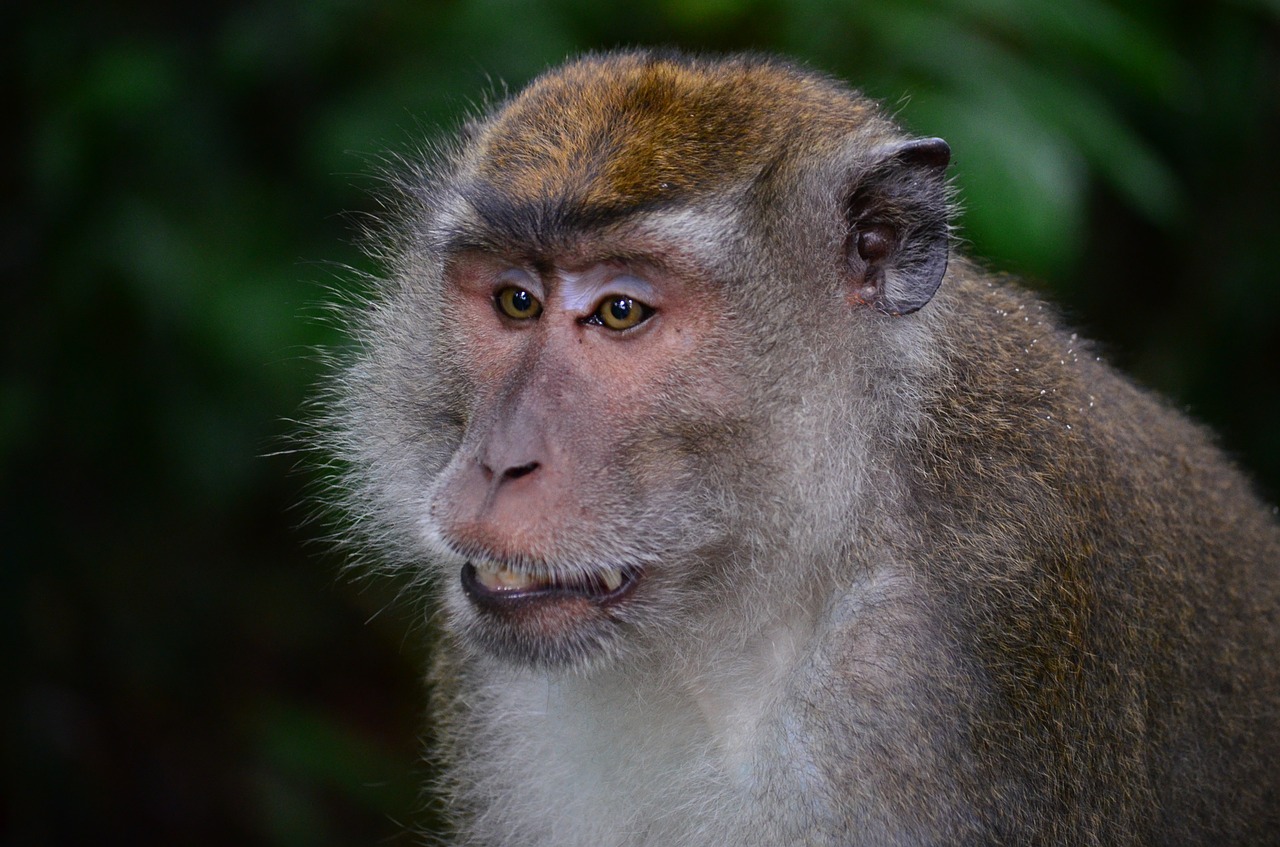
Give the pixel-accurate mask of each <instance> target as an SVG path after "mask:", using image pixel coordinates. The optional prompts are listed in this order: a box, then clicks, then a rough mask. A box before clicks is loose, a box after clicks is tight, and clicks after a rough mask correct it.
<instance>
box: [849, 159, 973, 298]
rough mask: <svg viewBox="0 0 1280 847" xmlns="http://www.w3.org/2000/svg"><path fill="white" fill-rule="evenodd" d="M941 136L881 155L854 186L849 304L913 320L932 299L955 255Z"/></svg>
mask: <svg viewBox="0 0 1280 847" xmlns="http://www.w3.org/2000/svg"><path fill="white" fill-rule="evenodd" d="M950 161H951V148H950V147H949V146H947V142H945V141H943V140H942V139H941V138H922V139H913V140H910V141H900V142H896V143H894V144H892V145H891V146H888V147H886V148H883V149H882V150H880V151H879V153H878V155H877V157H876V159H875V160H874V161H873V162H872V163H871V165H870V167H869V168H868V169H866V170H865V171H863V172H862V174H861V176H860V177H859V178H858V181H857V184H856V185H855V186H854V187H853V188H852V190H851V192H850V194H849V197H848V201H847V206H846V214H847V222H848V226H849V237H848V238H847V239H846V241H845V245H844V262H845V270H846V273H847V275H848V285H849V291H850V295H849V296H850V299H851V300H852V301H853V302H857V303H866V304H868V305H871V306H873V307H875V308H876V309H878V310H879V311H881V312H884V313H885V314H889V315H907V314H910V313H912V312H914V311H916V310H917V309H919V308H920V307H922V306H924V305H925V304H926V303H928V302H929V301H930V300H931V299H933V295H934V292H936V291H937V290H938V286H939V285H941V284H942V275H943V274H944V273H945V272H946V270H947V254H948V252H949V249H950V243H949V242H950V236H949V224H948V220H947V183H946V169H947V164H948V163H949V162H950Z"/></svg>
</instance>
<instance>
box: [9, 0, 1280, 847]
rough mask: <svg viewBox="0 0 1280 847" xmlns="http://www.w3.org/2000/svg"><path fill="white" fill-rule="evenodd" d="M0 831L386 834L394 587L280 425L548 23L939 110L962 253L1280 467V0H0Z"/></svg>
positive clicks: (153, 839) (247, 840)
mask: <svg viewBox="0 0 1280 847" xmlns="http://www.w3.org/2000/svg"><path fill="white" fill-rule="evenodd" d="M0 33H2V34H0V44H2V45H3V50H2V51H0V67H2V68H3V76H0V80H2V81H0V85H2V86H3V89H2V90H3V91H4V92H5V97H4V101H3V102H5V103H7V104H8V105H7V106H6V107H5V109H4V113H5V114H7V115H9V118H8V120H9V123H8V126H9V129H8V130H6V131H5V132H4V135H3V138H4V140H3V142H0V150H4V151H5V154H4V156H3V163H2V164H0V181H2V188H3V193H2V195H0V197H2V198H3V205H0V215H2V216H3V218H2V220H0V278H2V279H3V289H2V294H3V301H2V302H3V303H4V304H6V305H5V308H4V310H3V317H2V318H0V320H2V321H3V333H2V334H0V350H2V351H3V359H2V360H0V361H2V363H3V371H2V372H0V374H2V376H0V463H2V465H0V541H2V542H3V547H2V548H0V549H2V551H3V552H0V632H2V633H3V641H2V645H3V649H2V651H0V691H2V692H3V698H2V700H0V702H2V704H3V709H4V712H3V713H2V718H3V720H2V726H3V728H2V729H0V733H2V734H0V744H2V745H3V746H2V747H0V749H2V750H3V756H4V760H3V780H4V782H3V787H2V788H0V804H2V805H0V844H3V845H62V844H93V843H106V842H110V841H121V842H125V843H132V844H136V845H148V844H184V845H228V844H236V845H329V844H334V845H337V844H344V845H350V844H408V843H410V842H411V839H410V838H409V837H408V836H406V835H405V834H404V831H403V830H404V827H406V826H408V825H410V824H417V825H420V826H424V827H429V826H430V825H431V821H430V815H429V814H425V813H424V812H422V810H421V808H420V806H421V800H420V797H419V790H418V787H417V785H418V783H419V782H420V780H421V778H422V777H423V775H424V774H426V773H427V772H428V770H429V769H428V766H427V765H425V764H424V763H422V762H421V761H420V756H419V749H420V747H419V739H420V736H421V734H422V732H423V721H422V709H423V700H424V697H423V692H422V688H421V685H420V683H419V669H420V667H421V666H422V664H423V662H424V661H425V659H424V654H425V651H424V649H423V645H422V643H421V642H422V640H423V639H422V638H421V637H420V634H419V633H418V632H417V631H416V629H417V625H416V623H415V619H416V618H417V616H418V615H420V610H419V609H417V608H416V607H415V605H414V604H413V603H412V602H405V601H400V602H397V601H396V592H397V589H398V586H396V585H395V584H393V583H392V582H391V581H389V580H386V579H382V578H378V579H359V578H355V577H353V576H352V575H350V574H344V573H343V572H342V564H343V563H342V560H341V558H340V557H339V556H337V555H336V554H333V553H331V552H329V551H328V549H327V545H326V544H325V543H324V542H323V540H322V536H323V535H324V533H325V532H326V530H325V528H324V527H323V526H320V525H317V524H315V523H314V522H313V523H308V522H307V516H308V514H309V512H310V510H309V507H307V506H306V505H303V504H304V502H305V498H306V493H305V492H306V489H307V487H308V485H309V484H311V483H312V482H313V481H314V480H313V476H314V474H313V472H312V471H310V470H309V469H308V467H307V466H306V460H305V458H303V459H300V457H298V456H297V455H290V454H289V453H287V452H282V451H287V450H288V449H289V446H290V440H289V439H290V437H291V434H292V433H293V432H295V431H296V427H297V424H296V423H295V421H297V420H298V419H299V417H300V416H301V415H303V414H304V413H303V412H302V411H301V409H302V407H303V405H304V402H305V399H306V398H307V396H308V394H309V393H310V392H311V391H312V390H313V389H312V386H313V385H314V383H315V380H316V379H317V377H318V374H319V371H320V368H319V366H318V364H317V362H316V359H315V357H314V355H313V354H312V353H311V352H310V351H311V350H312V349H313V348H314V347H315V346H316V345H325V346H332V345H338V344H340V343H341V340H340V338H339V337H338V335H337V333H336V332H335V331H334V330H333V329H332V327H331V326H330V325H328V324H326V323H325V322H324V320H323V319H322V316H323V313H324V309H323V305H322V304H324V303H325V302H326V301H329V300H332V299H333V295H332V294H331V292H330V289H332V288H337V289H338V290H353V289H354V288H355V286H356V285H357V282H356V274H355V273H352V272H351V271H350V270H347V269H348V268H355V269H361V270H371V269H372V268H371V267H370V266H369V264H368V263H367V262H366V260H365V259H364V258H362V256H361V255H360V253H359V251H358V249H356V247H355V246H354V241H355V225H354V223H353V219H358V218H359V217H360V216H361V215H362V214H364V213H367V212H373V211H375V210H376V209H377V202H376V191H377V189H378V184H377V181H376V180H375V179H374V178H372V176H371V174H373V173H374V171H375V170H376V168H377V167H378V164H379V161H380V158H381V157H382V156H383V155H384V154H385V153H386V152H387V151H398V152H405V151H411V150H413V149H414V148H416V147H417V146H418V145H419V143H420V142H421V140H422V139H423V138H425V137H429V136H431V135H433V134H436V133H439V132H441V131H442V128H443V129H444V130H447V129H448V128H449V127H452V126H454V125H456V123H457V121H458V119H459V116H460V115H462V114H463V113H464V112H465V111H466V110H467V109H468V108H470V107H471V106H472V104H474V103H476V102H479V101H480V100H481V99H483V98H484V97H486V96H490V95H496V96H500V95H501V92H503V91H504V90H505V87H506V86H507V85H510V86H511V87H513V88H514V87H517V86H519V85H521V84H522V83H524V82H525V81H526V80H528V79H529V78H530V77H531V76H532V75H534V74H536V73H538V72H539V71H540V70H542V69H544V68H545V67H547V65H548V64H553V63H557V62H559V61H560V60H562V59H563V58H565V57H566V56H569V55H572V54H575V53H578V52H581V51H583V50H588V49H600V48H607V47H611V46H616V45H645V44H661V45H678V46H684V47H688V48H694V49H701V50H714V51H722V50H734V49H742V48H751V49H762V50H770V51H781V52H785V53H788V54H791V55H793V56H795V57H798V58H800V59H802V60H804V61H806V62H808V63H811V64H813V65H815V66H817V67H820V68H823V69H825V70H828V71H831V72H833V73H835V74H837V75H840V76H843V77H845V78H847V79H850V80H852V81H854V82H855V83H856V84H857V85H859V86H861V87H862V88H863V89H864V90H866V91H867V92H868V93H870V94H872V95H874V96H876V97H879V98H881V99H884V100H887V101H888V102H889V103H890V104H892V107H893V109H894V110H895V111H897V112H898V113H899V115H900V117H901V119H902V120H903V121H904V122H905V123H906V125H907V126H908V127H910V128H911V129H913V130H914V131H916V132H919V133H927V134H931V135H934V134H936V135H941V136H944V137H946V138H947V139H948V140H949V141H950V142H951V145H952V149H953V150H954V166H953V173H954V175H955V179H956V181H957V183H958V185H959V188H960V191H961V199H962V202H963V204H964V208H965V213H964V217H963V219H962V221H961V225H962V233H963V236H964V237H965V239H966V240H967V242H968V244H969V248H968V249H969V250H970V252H972V253H973V254H975V255H977V256H980V257H983V258H984V259H986V260H987V261H988V262H989V263H990V264H991V265H992V266H994V267H998V268H1000V269H1003V270H1009V271H1013V272H1016V273H1019V274H1021V275H1023V276H1024V277H1025V278H1026V279H1027V280H1028V281H1029V283H1030V284H1031V285H1032V286H1034V287H1036V288H1038V289H1039V290H1041V291H1044V292H1046V293H1047V294H1048V295H1049V296H1051V297H1053V298H1054V299H1056V300H1057V301H1059V302H1060V303H1062V304H1064V306H1065V307H1066V309H1067V311H1068V312H1069V314H1070V315H1071V316H1072V318H1073V320H1074V321H1076V322H1077V323H1078V324H1079V325H1080V326H1081V327H1082V328H1083V330H1084V331H1086V332H1087V333H1089V334H1090V335H1092V336H1094V337H1097V338H1099V339H1101V340H1102V341H1103V342H1104V344H1105V347H1106V350H1107V353H1108V356H1109V357H1110V358H1111V359H1112V360H1114V361H1116V362H1118V363H1119V364H1120V365H1121V366H1122V367H1124V368H1126V369H1127V370H1129V371H1130V372H1132V373H1134V374H1136V375H1137V376H1138V377H1139V378H1140V379H1141V380H1142V381H1143V382H1145V383H1147V384H1148V385H1151V386H1154V387H1156V388H1158V389H1159V390H1161V391H1163V392H1165V393H1166V394H1168V395H1169V396H1171V397H1172V398H1173V399H1174V401H1175V402H1176V403H1177V404H1179V405H1182V406H1186V407H1188V408H1189V409H1190V410H1191V411H1192V412H1193V413H1194V414H1195V415H1197V416H1198V417H1200V418H1201V419H1203V420H1206V421H1208V422H1210V423H1211V424H1213V425H1214V426H1215V427H1216V428H1217V429H1218V430H1219V431H1220V432H1221V433H1222V438H1223V441H1224V442H1225V444H1226V445H1227V447H1228V448H1229V449H1230V450H1231V452H1232V453H1233V454H1235V455H1236V456H1237V457H1239V459H1240V461H1241V463H1242V464H1244V465H1245V466H1247V467H1248V468H1250V469H1251V471H1252V472H1253V474H1254V476H1255V478H1256V479H1257V481H1258V483H1259V485H1260V487H1261V488H1262V490H1263V491H1264V492H1265V493H1266V495H1267V496H1268V497H1269V498H1271V499H1272V500H1273V501H1274V499H1275V496H1276V494H1277V492H1278V491H1280V428H1278V427H1277V424H1276V421H1277V419H1278V418H1280V384H1278V383H1280V381H1278V380H1277V365H1278V363H1280V284H1278V283H1280V279H1278V277H1277V274H1276V272H1275V271H1274V270H1273V266H1274V264H1275V263H1276V262H1277V246H1278V245H1280V191H1278V189H1280V155H1278V153H1277V151H1280V0H1234V2H1170V0H1125V2H1118V1H1117V2H1111V1H1110V0H880V2H858V1H857V0H654V2H637V1H633V2H625V0H624V1H623V2H617V3H612V4H610V3H602V2H599V0H540V1H539V2H517V1H516V0H418V2H411V1H410V0H393V2H382V3H371V2H360V0H228V2H219V3H211V2H200V0H192V1H191V2H185V3H146V2H139V3H119V2H116V3H113V2H92V3H90V2H84V3H72V2H67V1H66V0H62V2H49V3H44V4H36V3H35V2H33V1H32V0H28V2H22V0H18V1H17V2H11V3H7V4H5V5H4V8H3V10H0Z"/></svg>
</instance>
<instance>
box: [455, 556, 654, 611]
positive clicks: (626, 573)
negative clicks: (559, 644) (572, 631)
mask: <svg viewBox="0 0 1280 847" xmlns="http://www.w3.org/2000/svg"><path fill="white" fill-rule="evenodd" d="M639 579H640V572H639V570H637V569H635V568H614V567H602V568H597V569H595V570H593V571H590V572H586V573H572V574H553V573H542V574H533V573H525V572H521V571H517V570H514V569H512V568H510V567H508V566H506V565H504V564H502V563H500V562H491V561H476V562H467V563H466V564H465V565H463V566H462V587H463V590H465V591H466V593H467V596H468V597H470V598H471V601H472V602H473V603H475V604H476V605H477V606H480V607H482V608H488V609H493V610H496V611H510V610H514V609H515V608H517V607H528V606H531V605H536V604H544V603H555V602H556V601H573V600H579V601H581V600H586V601H589V602H591V603H593V604H595V605H598V606H608V605H612V604H614V603H617V602H618V601H619V600H621V599H622V598H624V597H625V596H627V595H628V594H630V593H631V591H632V589H634V588H635V586H636V583H637V582H638V581H639Z"/></svg>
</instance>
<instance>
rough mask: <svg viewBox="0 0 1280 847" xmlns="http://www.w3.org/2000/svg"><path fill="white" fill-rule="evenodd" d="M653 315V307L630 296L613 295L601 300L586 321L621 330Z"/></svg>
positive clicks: (636, 324)
mask: <svg viewBox="0 0 1280 847" xmlns="http://www.w3.org/2000/svg"><path fill="white" fill-rule="evenodd" d="M652 315H653V309H651V308H649V307H648V306H646V305H645V304H644V303H641V302H640V301H639V300H636V299H634V298H632V297H627V296H626V295H622V294H619V295H615V296H613V297H608V298H606V299H605V300H603V301H602V302H601V303H600V305H599V307H597V308H596V310H595V312H594V313H593V314H592V315H591V317H589V318H587V323H589V324H595V325H596V326H604V327H608V328H609V329H613V330H618V331H622V330H624V329H631V328H632V327H633V326H638V325H639V324H641V323H644V322H645V321H647V320H648V319H649V318H650V316H652Z"/></svg>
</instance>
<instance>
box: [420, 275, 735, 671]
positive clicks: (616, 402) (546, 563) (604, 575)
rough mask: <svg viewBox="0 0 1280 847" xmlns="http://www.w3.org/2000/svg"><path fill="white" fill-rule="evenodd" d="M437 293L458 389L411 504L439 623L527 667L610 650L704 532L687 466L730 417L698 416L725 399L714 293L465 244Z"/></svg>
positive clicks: (669, 592)
mask: <svg viewBox="0 0 1280 847" xmlns="http://www.w3.org/2000/svg"><path fill="white" fill-rule="evenodd" d="M579 253H581V251H579ZM588 255H589V254H588ZM442 300H443V309H444V314H445V321H444V330H443V332H444V334H445V336H446V346H447V347H448V348H449V349H451V350H453V351H455V355H454V356H453V357H452V361H453V363H454V365H453V368H454V373H453V379H454V381H455V383H456V385H457V386H458V389H459V390H460V392H461V393H464V394H465V395H466V396H468V397H469V398H470V399H469V402H468V403H467V407H466V412H465V419H466V425H465V429H464V433H463V435H462V437H461V439H460V441H459V444H458V446H457V449H456V450H455V451H454V453H453V455H452V457H451V459H450V460H449V462H448V463H447V464H446V465H445V467H444V468H443V469H442V471H441V472H440V474H439V476H438V478H437V481H436V484H435V486H434V493H433V496H432V500H431V504H430V509H429V513H430V518H431V521H432V522H433V525H434V529H435V532H436V533H437V534H438V536H439V538H440V539H441V540H442V541H443V543H444V545H445V546H446V547H447V548H448V550H449V551H451V552H452V553H453V554H455V556H453V557H450V563H449V565H447V566H446V567H447V568H449V569H452V573H449V572H448V571H447V570H446V573H444V574H443V577H444V580H445V582H446V598H447V599H448V604H449V608H450V611H451V612H452V616H453V621H454V623H455V625H456V627H457V628H458V629H459V630H461V631H462V632H464V633H465V634H466V638H467V639H468V640H469V641H471V642H472V643H474V644H476V645H479V646H481V647H484V648H487V649H489V650H491V651H494V652H497V653H498V654H500V655H504V656H508V657H511V658H515V659H518V660H520V661H526V662H534V663H539V664H556V663H562V662H573V661H577V660H583V659H590V658H593V657H597V656H599V655H600V654H601V653H602V652H603V651H607V650H610V649H614V648H617V647H620V646H621V645H623V644H624V643H626V642H628V641H630V640H632V639H631V638H629V636H634V635H635V634H636V630H637V628H643V627H644V625H645V624H646V622H652V621H653V620H655V618H660V617H661V615H662V611H663V609H668V610H669V609H670V608H671V607H672V605H673V604H674V603H675V598H676V597H678V596H679V594H680V592H679V591H677V590H674V588H673V587H674V586H675V585H676V584H679V583H681V582H687V581H688V579H690V578H691V577H690V574H689V572H688V570H687V568H686V569H685V570H684V571H682V572H673V571H672V570H670V569H669V568H667V567H666V563H668V562H670V561H681V562H684V563H688V562H690V561H691V560H692V559H694V558H696V551H697V550H698V549H700V548H705V547H706V546H707V545H709V544H711V543H713V542H714V540H715V538H716V537H717V536H718V535H719V533H720V529H719V527H720V526H721V524H722V521H719V520H718V519H717V517H716V516H715V514H714V512H715V509H714V508H712V507H711V506H709V505H708V504H709V503H710V502H714V501H713V500H711V499H710V498H709V497H708V496H707V495H706V481H707V480H708V478H709V477H708V475H707V472H706V468H705V465H706V464H707V463H708V461H709V460H710V457H711V456H712V455H713V454H714V453H715V452H716V451H719V450H723V449H724V448H725V447H726V446H728V445H729V444H730V443H732V435H731V434H730V432H729V426H728V421H729V420H730V419H731V418H732V417H733V416H734V411H735V410H734V409H732V407H729V406H727V405H722V407H721V408H715V407H716V405H717V404H723V403H724V400H725V398H727V397H728V396H731V395H730V394H729V393H726V391H725V390H724V389H725V387H726V386H725V384H724V382H723V381H721V382H719V383H718V384H709V382H710V381H709V380H708V379H707V376H706V374H707V373H708V371H707V370H706V368H705V363H706V362H707V361H708V356H711V357H713V358H714V357H715V355H716V354H715V352H714V349H713V348H714V347H716V346H717V344H718V339H720V332H721V329H720V328H719V326H718V323H717V321H716V320H714V318H715V317H716V316H717V315H720V316H723V312H724V303H723V302H721V301H720V300H718V299H717V298H716V296H715V295H714V294H713V291H712V289H711V288H710V287H708V286H706V285H699V284H697V282H696V280H692V279H690V278H688V277H687V276H685V274H684V273H682V272H681V271H680V270H679V269H678V268H676V267H674V266H672V265H671V263H668V264H667V266H664V265H663V264H660V263H659V262H658V261H657V260H656V257H648V258H643V257H639V256H637V255H636V254H635V253H634V252H633V253H632V256H631V258H629V259H626V260H620V259H600V258H589V259H581V258H580V257H579V256H570V257H568V260H567V261H560V262H557V261H539V262H537V263H532V262H529V261H525V260H520V259H516V258H513V257H508V256H499V255H493V254H491V253H486V252H477V251H467V252H464V253H463V254H461V255H458V256H456V257H455V258H453V259H452V260H451V261H450V262H449V263H448V266H447V270H446V272H445V274H444V288H443V295H442ZM723 377H724V374H723V373H722V375H721V379H722V380H723ZM677 399H678V401H679V402H680V403H681V404H682V406H683V411H684V413H683V414H678V413H676V412H674V411H673V409H672V406H671V403H672V401H673V400H677ZM677 408H679V407H677ZM717 421H719V422H720V426H717V424H716V422H717ZM673 506H674V507H675V508H673ZM458 559H461V560H462V561H463V564H462V565H461V567H458V566H457V560H458ZM663 586H665V587H663Z"/></svg>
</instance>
